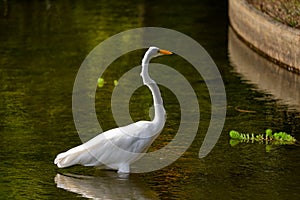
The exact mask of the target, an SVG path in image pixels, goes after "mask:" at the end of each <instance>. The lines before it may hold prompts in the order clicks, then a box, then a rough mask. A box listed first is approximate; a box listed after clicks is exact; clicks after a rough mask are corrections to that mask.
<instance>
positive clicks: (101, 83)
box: [97, 78, 104, 88]
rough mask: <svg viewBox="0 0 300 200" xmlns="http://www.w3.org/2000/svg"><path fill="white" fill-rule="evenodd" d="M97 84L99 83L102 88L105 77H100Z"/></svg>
mask: <svg viewBox="0 0 300 200" xmlns="http://www.w3.org/2000/svg"><path fill="white" fill-rule="evenodd" d="M97 85H98V87H100V88H102V87H103V86H104V79H103V78H98V82H97Z"/></svg>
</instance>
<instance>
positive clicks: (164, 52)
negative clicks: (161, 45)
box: [159, 49, 173, 55]
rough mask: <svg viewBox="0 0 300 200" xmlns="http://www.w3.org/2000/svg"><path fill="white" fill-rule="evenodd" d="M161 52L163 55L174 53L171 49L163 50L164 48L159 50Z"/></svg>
mask: <svg viewBox="0 0 300 200" xmlns="http://www.w3.org/2000/svg"><path fill="white" fill-rule="evenodd" d="M159 53H160V54H163V55H171V54H173V53H172V52H171V51H168V50H163V49H160V50H159Z"/></svg>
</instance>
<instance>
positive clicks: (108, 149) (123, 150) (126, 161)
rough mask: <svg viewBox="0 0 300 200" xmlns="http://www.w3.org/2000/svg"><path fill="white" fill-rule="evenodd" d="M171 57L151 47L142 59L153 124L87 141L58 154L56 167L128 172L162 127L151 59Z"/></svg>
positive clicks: (142, 123)
mask: <svg viewBox="0 0 300 200" xmlns="http://www.w3.org/2000/svg"><path fill="white" fill-rule="evenodd" d="M168 54H172V53H171V52H169V51H166V50H160V49H159V48H157V47H150V48H149V49H148V51H147V52H146V53H145V55H144V58H143V60H142V72H141V76H142V79H143V83H144V84H145V85H147V86H148V88H149V89H150V90H151V93H152V96H153V103H154V111H155V116H154V119H153V120H152V121H138V122H135V123H133V124H130V125H127V126H123V127H119V128H114V129H111V130H108V131H105V132H104V133H101V134H99V135H98V136H96V137H94V138H92V139H91V140H89V141H88V142H86V143H84V144H82V145H80V146H77V147H74V148H72V149H70V150H68V151H66V152H64V153H60V154H58V155H57V157H56V159H55V160H54V163H55V164H56V165H57V166H58V167H59V168H64V167H69V166H72V165H76V164H81V165H84V166H101V165H106V166H107V167H109V168H112V169H116V170H118V172H119V173H129V172H130V164H131V163H133V162H134V161H136V160H137V159H139V158H140V157H141V156H142V155H143V154H142V153H144V152H146V151H147V149H148V148H149V146H150V145H151V144H152V142H153V141H154V140H155V138H156V137H157V136H158V135H159V133H160V132H161V130H162V129H163V127H164V124H165V121H166V118H165V109H164V107H163V100H162V98H161V94H160V91H159V88H158V86H157V85H156V83H155V81H153V80H152V79H151V78H150V76H149V74H148V64H149V62H150V59H151V58H153V57H156V56H159V55H168Z"/></svg>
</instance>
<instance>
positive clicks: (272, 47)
mask: <svg viewBox="0 0 300 200" xmlns="http://www.w3.org/2000/svg"><path fill="white" fill-rule="evenodd" d="M229 20H230V24H231V26H232V28H233V29H234V31H235V32H236V33H237V34H238V35H239V37H241V38H242V39H243V40H245V41H246V42H247V43H248V44H250V46H252V47H254V49H256V50H258V51H260V52H261V53H263V54H264V55H265V56H267V57H269V58H271V59H272V60H273V61H275V62H277V63H279V64H281V65H283V66H285V67H286V68H287V69H288V70H290V71H293V72H295V73H298V74H300V30H298V29H293V28H291V27H288V26H286V25H284V24H282V23H279V22H277V21H275V20H273V19H272V18H271V17H269V16H268V15H265V14H263V13H262V12H260V11H258V10H256V9H255V8H254V7H253V6H252V5H250V4H249V3H248V2H246V0H229Z"/></svg>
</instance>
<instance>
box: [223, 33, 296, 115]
mask: <svg viewBox="0 0 300 200" xmlns="http://www.w3.org/2000/svg"><path fill="white" fill-rule="evenodd" d="M228 51H229V59H230V62H231V63H232V65H233V66H234V69H235V70H236V72H238V73H240V74H241V75H242V76H243V77H244V79H246V80H248V81H249V82H250V83H252V84H255V85H257V87H258V89H259V90H261V91H262V92H265V93H270V94H272V95H273V96H274V98H276V99H278V100H280V101H281V102H282V103H283V104H289V106H290V108H291V109H297V110H298V111H300V92H297V91H300V75H297V74H294V73H292V72H289V71H287V70H286V69H284V68H282V67H279V66H278V65H276V64H274V63H273V62H271V61H269V60H267V59H265V58H263V57H262V56H261V55H259V54H258V53H256V52H254V51H253V50H252V49H250V48H249V47H248V46H247V45H246V44H244V43H243V42H242V41H241V40H240V39H239V38H238V37H237V35H236V34H235V33H234V31H233V30H232V29H231V28H230V29H229V34H228Z"/></svg>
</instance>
